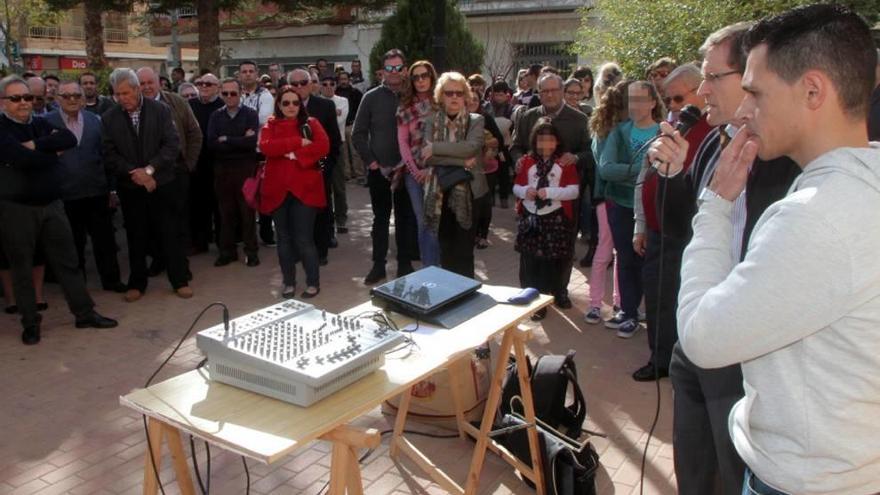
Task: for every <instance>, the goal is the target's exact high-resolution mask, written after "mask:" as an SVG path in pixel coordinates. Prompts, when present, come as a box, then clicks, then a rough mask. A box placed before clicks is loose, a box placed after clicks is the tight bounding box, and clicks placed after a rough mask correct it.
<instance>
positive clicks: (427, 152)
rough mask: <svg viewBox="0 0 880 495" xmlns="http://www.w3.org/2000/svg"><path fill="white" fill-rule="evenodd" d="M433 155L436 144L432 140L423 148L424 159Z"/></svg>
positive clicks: (426, 159)
mask: <svg viewBox="0 0 880 495" xmlns="http://www.w3.org/2000/svg"><path fill="white" fill-rule="evenodd" d="M432 156H434V145H433V144H432V143H430V142H428V143H425V146H424V147H423V148H422V160H425V161H428V159H429V158H431V157H432Z"/></svg>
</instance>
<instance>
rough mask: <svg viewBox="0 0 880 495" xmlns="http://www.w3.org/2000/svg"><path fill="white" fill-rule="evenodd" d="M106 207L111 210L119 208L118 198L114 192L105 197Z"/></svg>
mask: <svg viewBox="0 0 880 495" xmlns="http://www.w3.org/2000/svg"><path fill="white" fill-rule="evenodd" d="M107 206H108V207H109V208H111V209H114V210H115V209H116V208H119V196H118V195H117V194H116V192H115V191H113V192H111V193H110V194H109V195H108V197H107Z"/></svg>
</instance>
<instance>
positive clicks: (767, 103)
mask: <svg viewBox="0 0 880 495" xmlns="http://www.w3.org/2000/svg"><path fill="white" fill-rule="evenodd" d="M872 46H873V44H872V41H871V35H870V31H869V29H868V26H867V24H865V22H864V21H863V20H862V19H861V18H859V17H858V16H857V15H855V14H853V13H852V12H851V11H849V10H847V9H846V8H844V7H841V6H837V5H827V4H825V5H812V6H809V7H802V8H798V9H795V10H792V11H789V12H786V13H783V14H780V15H779V16H777V17H774V18H771V19H767V20H764V21H761V22H760V23H758V24H757V25H756V26H755V27H753V28H752V29H751V31H750V32H749V34H748V40H747V42H746V48H747V50H748V52H749V57H748V62H747V65H746V71H745V75H744V77H743V81H742V86H743V88H744V89H745V90H746V97H745V99H744V100H743V102H742V104H741V105H740V108H739V110H738V114H739V116H741V117H742V118H743V119H744V121H745V125H744V126H743V127H742V128H741V129H740V130H739V132H738V133H737V134H736V136H735V137H734V139H733V141H732V142H731V143H730V145H729V146H728V147H727V148H726V149H725V150H724V152H723V153H722V154H721V157H720V159H719V163H718V166H717V168H716V171H715V174H714V177H713V179H712V182H711V183H710V185H709V187H708V188H707V189H706V191H705V192H704V193H703V194H702V197H701V200H702V203H701V205H700V210H699V213H698V214H697V216H696V217H695V218H694V236H693V240H692V241H691V243H690V245H689V246H688V248H687V249H686V250H685V253H684V260H683V266H682V285H681V292H680V295H679V309H678V318H679V338H680V341H681V344H682V347H683V348H684V351H685V353H686V354H687V356H688V357H689V358H690V359H691V360H692V361H693V362H694V363H696V364H697V365H699V366H702V367H706V368H713V367H721V366H727V365H730V364H733V363H742V370H743V381H744V389H745V397H744V398H743V399H742V400H741V401H739V402H738V403H737V404H736V405H735V406H734V407H733V410H732V411H731V413H730V419H729V428H730V434H731V437H732V438H733V442H734V445H735V446H736V449H737V451H738V452H739V454H740V456H742V458H743V460H744V461H745V462H746V465H747V466H748V468H749V470H748V471H747V473H746V480H745V484H746V486H747V487H748V489H749V490H751V491H749V493H758V494H772V495H776V494H780V493H782V494H785V493H790V494H795V493H796V494H799V495H800V494H804V495H810V494H831V493H834V494H843V495H847V494H849V495H863V494H873V493H877V492H878V491H880V444H878V442H877V438H878V436H880V421H878V419H877V418H878V417H880V373H878V369H880V264H878V263H877V250H878V249H880V216H878V215H877V211H880V144H877V143H871V144H869V143H868V136H867V128H866V116H867V106H868V102H869V96H870V93H871V90H872V89H873V86H874V66H875V64H876V61H877V55H876V52H875V51H874V49H873V48H872ZM756 155H757V156H758V157H760V158H761V159H763V160H769V159H772V158H775V157H778V156H782V155H786V156H789V157H790V158H792V159H793V160H794V161H795V162H796V163H797V164H798V165H799V166H801V167H802V168H803V174H802V175H801V176H800V177H799V178H798V179H797V180H796V181H795V183H794V185H793V186H792V189H791V191H790V192H789V194H788V195H787V196H786V197H785V198H784V199H782V200H780V201H778V202H776V203H774V204H773V205H772V206H770V207H769V208H768V209H767V210H766V212H765V213H764V215H763V216H762V217H761V219H760V220H759V221H758V223H757V225H756V226H755V229H754V232H753V234H752V237H751V240H750V242H749V249H748V253H747V255H746V257H745V259H744V260H743V261H742V262H740V263H738V260H737V259H736V258H735V257H734V256H733V255H732V254H731V252H730V249H729V246H730V239H731V236H732V233H733V225H732V222H731V211H732V205H733V203H732V201H733V200H734V199H735V198H736V197H737V196H739V194H740V193H741V192H742V190H743V188H744V187H745V184H746V181H747V180H748V176H749V164H751V163H752V162H753V161H754V158H755V156H756Z"/></svg>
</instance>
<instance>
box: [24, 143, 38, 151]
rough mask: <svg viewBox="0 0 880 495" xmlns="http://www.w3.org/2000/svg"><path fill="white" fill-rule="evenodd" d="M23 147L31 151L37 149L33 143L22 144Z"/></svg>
mask: <svg viewBox="0 0 880 495" xmlns="http://www.w3.org/2000/svg"><path fill="white" fill-rule="evenodd" d="M21 145H22V146H24V147H25V148H27V149H29V150H35V149H37V145H36V144H35V143H34V142H33V141H25V142H23V143H21Z"/></svg>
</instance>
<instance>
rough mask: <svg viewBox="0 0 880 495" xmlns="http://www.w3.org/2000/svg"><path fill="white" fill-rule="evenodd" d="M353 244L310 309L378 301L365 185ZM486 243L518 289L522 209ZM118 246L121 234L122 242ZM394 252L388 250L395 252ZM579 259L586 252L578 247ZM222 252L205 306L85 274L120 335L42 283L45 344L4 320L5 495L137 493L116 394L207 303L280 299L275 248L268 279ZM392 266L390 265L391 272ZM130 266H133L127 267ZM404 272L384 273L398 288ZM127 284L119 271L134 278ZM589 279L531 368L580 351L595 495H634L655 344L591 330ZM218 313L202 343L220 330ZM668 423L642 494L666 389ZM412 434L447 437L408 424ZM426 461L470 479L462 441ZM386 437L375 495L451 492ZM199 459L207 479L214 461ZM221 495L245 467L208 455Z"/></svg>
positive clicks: (0, 388)
mask: <svg viewBox="0 0 880 495" xmlns="http://www.w3.org/2000/svg"><path fill="white" fill-rule="evenodd" d="M348 193H349V205H350V208H352V211H351V212H350V213H349V217H350V224H349V227H350V233H348V234H345V235H340V236H339V243H340V247H339V248H338V249H335V250H332V251H331V252H330V264H329V266H327V267H322V269H321V279H322V280H321V287H322V292H321V294H320V295H319V296H318V297H317V298H316V299H315V300H314V301H313V302H314V303H315V304H316V305H318V306H320V307H325V308H327V309H328V310H329V311H334V312H335V311H341V310H344V309H346V308H348V307H351V306H353V305H355V304H358V303H360V302H362V301H364V300H365V299H366V298H367V297H368V288H367V287H365V286H364V285H363V284H362V283H361V278H362V277H363V276H364V275H365V274H366V272H367V271H368V270H369V260H370V254H369V252H370V237H369V226H370V221H371V214H370V210H369V196H368V194H367V190H366V189H365V188H363V187H360V186H356V185H354V184H350V185H349V186H348ZM494 214H495V219H494V221H493V227H492V234H491V237H490V241H491V243H492V246H491V247H490V248H489V249H486V250H484V251H476V257H477V274H478V277H479V278H480V279H482V280H483V281H485V282H487V283H491V284H500V285H514V286H515V285H517V269H516V267H517V266H518V259H517V254H516V253H515V252H514V250H513V237H514V230H513V227H514V222H513V213H512V210H501V209H497V208H496V209H495V210H494ZM119 237H120V238H121V237H123V236H122V235H121V232H120V233H119ZM392 244H393V243H392ZM578 251H579V254H582V253H583V251H584V247H583V245H580V244H579V245H578ZM215 256H216V252H213V251H212V252H211V253H210V254H204V255H200V256H196V257H193V258H191V265H192V271H193V272H194V274H195V280H194V281H193V283H192V287H193V289H194V290H195V294H196V295H195V297H194V298H193V299H191V300H188V301H184V300H181V299H178V298H177V297H175V296H174V295H173V294H172V293H171V290H170V287H169V285H168V282H167V280H166V279H165V278H164V276H160V277H157V278H153V279H151V280H150V287H149V289H148V291H147V294H146V296H145V297H144V298H143V299H142V300H141V301H139V302H137V303H134V304H127V303H125V302H123V301H122V298H121V296H119V295H118V294H112V293H107V292H102V291H100V290H98V288H97V276H96V274H95V270H94V266H93V264H92V261H89V264H90V266H89V274H90V277H89V279H90V283H89V286H90V287H91V288H92V290H93V296H94V298H95V300H96V302H97V304H98V309H99V310H100V311H101V312H102V313H104V314H106V315H108V316H112V317H114V318H118V319H119V321H120V327H119V328H117V329H114V330H91V329H88V330H78V329H75V328H74V327H73V317H72V316H71V315H70V314H69V313H68V312H67V310H66V307H65V304H64V300H63V297H62V296H61V293H60V290H59V288H58V287H57V286H56V285H52V284H49V285H47V290H46V293H47V299H48V302H49V305H50V308H49V310H48V311H47V312H46V313H45V314H44V321H43V341H42V342H41V343H40V344H39V345H37V346H33V347H25V346H23V345H21V343H20V340H19V335H20V329H19V326H18V322H17V319H16V318H15V317H12V316H8V315H2V316H0V377H2V378H0V397H2V398H3V399H2V401H0V431H2V432H3V433H2V435H0V494H2V495H25V494H32V493H38V494H41V495H43V494H64V493H70V494H83V495H86V494H88V495H95V494H135V493H140V492H141V490H142V481H143V471H142V468H143V453H144V452H145V449H146V441H145V439H144V435H143V424H142V422H141V418H140V417H139V416H137V415H136V414H135V413H133V412H132V411H129V410H127V409H123V408H121V407H120V406H119V405H118V397H119V396H120V395H123V394H125V393H127V392H129V391H130V390H132V389H133V388H136V387H139V386H142V385H143V383H144V381H145V380H146V379H147V377H149V375H150V374H151V373H152V372H153V371H154V370H155V368H156V367H157V366H158V365H159V363H161V362H162V360H164V358H165V357H166V356H167V354H168V352H170V350H171V349H172V348H173V347H174V345H175V344H176V343H177V341H178V340H179V338H180V337H181V336H182V335H183V333H184V332H185V331H186V329H187V327H188V326H189V325H190V323H191V322H192V320H193V318H194V317H195V316H196V315H197V314H198V312H199V311H201V309H202V308H203V307H204V306H205V305H207V304H208V303H210V302H212V301H223V302H224V303H226V304H227V305H228V306H229V309H230V311H231V313H232V314H233V315H240V314H243V313H245V312H248V311H253V310H254V309H256V308H260V307H263V306H266V305H269V304H271V303H273V302H275V301H277V293H278V290H279V285H280V283H281V278H280V274H279V270H278V264H277V258H276V256H275V253H274V250H272V249H268V248H265V247H261V251H260V256H261V259H262V261H263V263H262V265H261V266H260V267H258V268H247V267H245V266H244V264H243V263H236V264H233V265H230V266H227V267H223V268H214V267H213V266H212V263H213V261H214V257H215ZM393 258H394V257H393V255H392V256H389V259H393ZM120 262H121V264H122V266H123V267H125V266H127V264H126V261H125V260H124V258H121V259H120ZM395 269H396V267H395V266H394V264H393V263H391V264H389V275H393V273H394V270H395ZM124 271H125V269H124ZM588 274H589V270H583V269H580V268H579V267H577V269H576V272H575V273H574V274H573V275H572V278H571V286H570V291H571V295H572V300H573V301H574V305H575V308H573V309H571V310H567V311H559V310H557V309H551V310H550V312H549V315H548V317H547V319H546V320H544V322H543V327H542V328H539V329H538V331H537V332H536V335H537V338H536V339H534V340H533V341H532V342H531V343H530V345H529V352H530V353H531V354H533V355H541V354H546V353H562V352H565V351H566V350H568V349H575V350H576V351H577V363H578V369H579V374H580V379H581V381H582V387H583V389H584V392H585V394H586V396H587V405H588V418H589V421H588V425H587V427H588V428H590V429H592V430H596V431H600V432H603V433H605V434H607V435H608V438H607V439H604V438H595V439H594V445H595V446H596V449H597V450H598V451H599V453H600V454H601V461H602V468H601V469H600V471H599V473H598V477H597V480H598V481H597V482H598V486H599V493H600V494H603V495H604V494H612V493H614V494H623V495H626V494H630V493H633V494H637V493H639V487H638V483H639V467H640V462H641V452H642V450H643V449H644V446H645V441H646V438H647V435H648V433H647V432H648V430H649V428H650V425H651V419H652V417H653V414H654V410H655V407H656V399H657V396H656V389H655V387H654V385H653V384H641V383H636V382H634V381H633V380H632V379H631V378H630V376H629V375H630V373H631V372H632V371H633V370H635V369H636V368H638V367H639V366H641V365H642V364H644V363H645V362H646V360H647V357H648V350H647V342H646V336H645V332H644V331H641V332H639V334H638V335H637V336H636V337H635V338H632V339H630V340H621V339H618V338H617V337H615V336H614V332H611V331H608V330H605V329H604V328H603V327H601V326H592V325H587V324H586V323H584V322H583V320H582V315H583V312H584V311H585V310H586V309H587V306H588V290H589V285H588V281H587V279H586V275H588ZM219 316H220V315H219V311H213V310H212V311H209V312H208V313H207V314H206V315H205V317H204V319H203V320H202V322H201V323H200V324H198V325H197V326H196V330H199V329H202V328H205V327H206V326H208V325H210V324H214V323H216V322H217V321H218V320H219ZM200 360H201V354H200V353H199V352H198V349H197V348H196V346H195V340H194V339H193V338H190V339H188V340H187V341H186V342H185V343H184V345H183V346H182V347H181V349H180V351H178V354H177V355H176V356H175V357H174V359H173V360H172V361H171V362H170V363H169V365H168V366H166V369H165V370H164V371H163V373H162V375H161V376H160V377H159V378H160V379H162V378H163V377H164V378H168V377H171V376H173V375H175V374H178V373H180V372H183V371H186V370H189V369H192V368H193V367H195V366H196V364H197V363H198V362H199V361H200ZM660 388H661V397H662V401H661V405H660V409H661V415H660V421H659V423H658V425H657V428H656V430H655V431H654V438H653V439H652V440H651V445H650V447H649V450H648V463H647V469H646V475H645V491H644V492H645V493H659V494H671V493H675V477H674V474H673V472H672V471H673V468H672V446H671V440H672V427H671V424H672V408H671V397H672V394H671V388H670V386H669V382H668V380H664V381H662V382H661V387H660ZM356 424H358V425H361V426H373V427H377V428H379V429H381V430H386V429H389V428H390V427H391V424H392V423H391V421H390V420H389V419H388V418H386V417H383V416H382V414H381V413H380V412H379V410H378V409H376V410H375V411H372V412H371V413H370V414H368V415H366V416H364V417H361V418H359V419H358V420H357V421H356ZM409 427H410V428H412V429H421V430H423V431H438V430H434V429H432V428H430V427H426V426H422V425H418V424H412V423H411V424H410V426H409ZM414 442H415V443H416V444H417V445H419V446H420V447H422V448H425V449H429V450H430V451H432V452H436V453H437V462H438V464H439V465H440V466H442V467H443V468H444V469H446V470H447V471H448V472H450V474H451V475H452V476H453V477H454V478H456V479H459V480H461V479H463V478H464V476H465V474H466V469H467V466H468V463H469V462H468V461H469V459H470V453H471V450H472V449H471V445H472V444H470V443H468V442H464V441H461V440H457V439H452V440H449V439H434V438H424V437H415V439H414ZM387 443H388V442H387V437H386V438H385V440H384V442H383V445H382V447H381V448H380V449H378V450H377V451H376V452H374V453H373V454H372V455H370V456H369V457H368V458H367V459H366V460H365V461H364V463H363V472H364V485H365V490H366V492H367V493H368V494H371V495H384V494H409V493H428V494H435V493H443V491H442V490H441V489H440V488H439V487H438V486H437V485H436V484H434V483H432V482H431V481H430V480H429V479H427V478H426V477H425V476H424V475H423V474H422V473H421V471H419V470H418V469H417V468H416V467H415V466H414V465H413V464H412V463H410V462H409V461H408V460H405V461H402V462H401V463H400V464H397V463H394V462H392V461H391V460H390V459H389V458H388V456H387ZM196 452H197V454H198V456H199V461H200V465H201V467H202V469H203V470H204V459H205V457H204V449H203V447H202V446H201V445H197V447H196ZM211 454H212V478H211V489H212V492H213V493H215V494H240V493H244V490H245V476H244V468H243V466H242V463H241V459H240V458H239V457H236V456H234V455H232V454H228V453H225V452H223V451H221V450H220V449H218V448H214V449H211ZM329 465H330V448H329V444H327V443H324V442H316V443H314V444H312V445H310V446H309V447H308V448H306V449H303V450H300V451H297V452H296V453H295V455H293V456H291V457H290V458H288V459H285V460H283V461H282V462H279V463H277V464H275V465H272V466H263V465H258V464H257V463H255V462H253V461H251V462H249V467H250V476H251V487H250V489H251V493H255V494H273V495H274V494H282V493H284V494H289V493H303V494H317V493H319V492H321V490H322V488H323V487H324V486H325V484H326V482H327V480H328V479H329ZM161 476H162V480H163V483H165V484H166V485H167V487H166V492H167V493H169V494H172V493H179V492H178V490H177V488H176V486H174V485H173V484H172V483H170V482H171V481H172V480H173V479H174V474H173V470H172V469H171V467H170V465H169V464H168V463H166V464H165V465H164V466H163V467H162V468H161ZM480 493H485V494H496V495H506V494H529V493H533V490H531V489H529V488H528V487H527V486H526V485H525V484H524V483H522V481H520V480H519V479H518V478H517V476H516V475H515V473H514V471H513V469H512V468H510V467H509V466H507V465H506V464H505V463H503V462H502V461H500V460H499V459H498V458H497V457H495V456H491V455H490V456H489V457H488V458H487V462H486V465H485V468H484V471H483V476H482V478H481V484H480Z"/></svg>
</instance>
